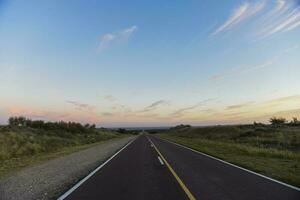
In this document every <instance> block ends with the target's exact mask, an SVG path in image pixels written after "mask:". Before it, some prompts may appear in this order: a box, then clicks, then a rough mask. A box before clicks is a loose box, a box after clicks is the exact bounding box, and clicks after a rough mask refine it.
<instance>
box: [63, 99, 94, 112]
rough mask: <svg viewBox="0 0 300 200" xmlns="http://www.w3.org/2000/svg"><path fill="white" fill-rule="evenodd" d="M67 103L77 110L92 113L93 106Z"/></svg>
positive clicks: (72, 102) (73, 102) (75, 102)
mask: <svg viewBox="0 0 300 200" xmlns="http://www.w3.org/2000/svg"><path fill="white" fill-rule="evenodd" d="M67 103H69V104H71V105H73V106H74V107H75V108H76V109H77V110H83V111H90V112H91V111H93V110H94V108H95V107H94V106H91V105H88V104H84V103H79V102H77V101H67Z"/></svg>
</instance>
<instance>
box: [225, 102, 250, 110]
mask: <svg viewBox="0 0 300 200" xmlns="http://www.w3.org/2000/svg"><path fill="white" fill-rule="evenodd" d="M253 103H254V102H253V101H249V102H246V103H242V104H235V105H231V106H227V107H226V110H235V109H241V108H245V107H248V106H250V105H253Z"/></svg>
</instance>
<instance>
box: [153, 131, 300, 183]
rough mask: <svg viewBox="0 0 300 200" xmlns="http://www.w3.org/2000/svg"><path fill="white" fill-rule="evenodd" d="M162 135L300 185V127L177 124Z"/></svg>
mask: <svg viewBox="0 0 300 200" xmlns="http://www.w3.org/2000/svg"><path fill="white" fill-rule="evenodd" d="M159 136H160V137H162V138H165V139H168V140H172V141H174V142H177V143H180V144H183V145H185V146H188V147H190V148H193V149H195V150H198V151H201V152H204V153H207V154H210V155H213V156H215V157H218V158H221V159H223V160H226V161H229V162H231V163H234V164H237V165H239V166H242V167H245V168H248V169H250V170H253V171H255V172H258V173H261V174H264V175H267V176H269V177H273V178H275V179H278V180H281V181H284V182H287V183H290V184H292V185H295V186H298V187H299V186H300V127H299V126H288V125H284V126H277V127H276V126H271V125H240V126H212V127H190V126H184V125H182V126H177V127H175V128H171V129H169V130H167V131H164V132H161V133H159Z"/></svg>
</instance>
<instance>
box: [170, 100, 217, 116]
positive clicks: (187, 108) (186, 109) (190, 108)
mask: <svg viewBox="0 0 300 200" xmlns="http://www.w3.org/2000/svg"><path fill="white" fill-rule="evenodd" d="M212 100H214V99H205V100H203V101H200V102H198V103H197V104H195V105H192V106H188V107H184V108H180V109H178V110H176V111H174V112H173V113H171V116H174V117H179V116H182V115H183V114H184V113H185V112H186V111H189V110H194V109H196V108H198V107H200V106H202V105H204V104H206V103H207V102H210V101H212Z"/></svg>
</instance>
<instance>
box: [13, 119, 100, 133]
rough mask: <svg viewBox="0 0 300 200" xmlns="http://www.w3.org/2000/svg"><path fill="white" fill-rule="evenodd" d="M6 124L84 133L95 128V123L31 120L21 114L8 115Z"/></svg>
mask: <svg viewBox="0 0 300 200" xmlns="http://www.w3.org/2000/svg"><path fill="white" fill-rule="evenodd" d="M8 124H9V126H11V127H30V128H36V129H44V130H58V129H59V130H64V131H67V132H72V133H78V132H80V133H86V132H90V131H93V130H95V129H96V125H95V124H88V123H87V124H85V125H82V124H81V123H77V122H64V121H59V122H45V121H43V120H32V119H29V118H26V117H23V116H16V117H10V118H9V119H8Z"/></svg>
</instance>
